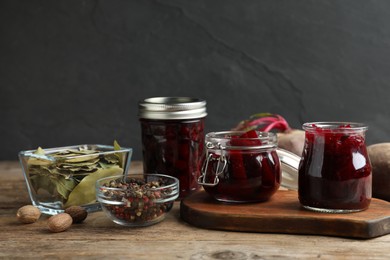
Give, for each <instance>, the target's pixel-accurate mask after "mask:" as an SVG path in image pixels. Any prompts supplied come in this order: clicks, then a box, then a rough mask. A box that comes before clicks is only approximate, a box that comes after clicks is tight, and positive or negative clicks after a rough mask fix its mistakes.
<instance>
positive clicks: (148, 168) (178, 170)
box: [139, 97, 207, 198]
mask: <svg viewBox="0 0 390 260" xmlns="http://www.w3.org/2000/svg"><path fill="white" fill-rule="evenodd" d="M206 115H207V113H206V101H204V100H201V99H197V98H190V97H153V98H147V99H145V100H143V101H141V102H139V120H140V124H141V134H142V153H143V166H144V171H145V172H148V173H163V174H167V175H170V176H173V177H176V178H178V179H179V185H180V195H179V198H183V197H185V196H187V195H188V194H190V193H191V192H193V191H196V190H198V189H199V187H200V186H199V185H198V183H197V179H198V177H199V176H200V169H201V163H202V162H201V160H202V156H203V153H204V150H203V149H204V120H205V117H206Z"/></svg>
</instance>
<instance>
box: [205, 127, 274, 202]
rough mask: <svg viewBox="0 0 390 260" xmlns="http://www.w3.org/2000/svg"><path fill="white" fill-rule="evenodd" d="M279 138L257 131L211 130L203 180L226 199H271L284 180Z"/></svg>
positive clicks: (218, 196)
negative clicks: (278, 145) (278, 144)
mask: <svg viewBox="0 0 390 260" xmlns="http://www.w3.org/2000/svg"><path fill="white" fill-rule="evenodd" d="M276 140H277V139H276V135H275V134H273V133H265V132H256V131H249V132H231V131H229V132H216V133H208V134H207V135H206V147H207V158H206V160H205V162H204V164H203V169H202V174H203V175H202V176H201V177H200V178H199V183H200V184H202V185H203V187H204V189H205V190H206V192H208V193H209V194H210V195H211V196H212V197H214V198H215V199H217V200H219V201H223V202H260V201H266V200H268V199H269V198H270V197H271V196H272V195H273V194H274V193H275V192H276V191H277V190H278V188H279V186H280V179H281V169H280V162H279V157H278V155H277V153H276V146H277V141H276Z"/></svg>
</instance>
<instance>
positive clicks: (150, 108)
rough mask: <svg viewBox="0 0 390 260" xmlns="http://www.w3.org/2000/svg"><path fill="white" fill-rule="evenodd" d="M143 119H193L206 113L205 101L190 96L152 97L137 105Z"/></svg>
mask: <svg viewBox="0 0 390 260" xmlns="http://www.w3.org/2000/svg"><path fill="white" fill-rule="evenodd" d="M138 109H139V110H138V112H139V114H138V116H139V118H144V119H195V118H202V117H205V116H206V115H207V112H206V101H205V100H202V99H198V98H191V97H152V98H147V99H145V100H143V101H141V102H139V105H138Z"/></svg>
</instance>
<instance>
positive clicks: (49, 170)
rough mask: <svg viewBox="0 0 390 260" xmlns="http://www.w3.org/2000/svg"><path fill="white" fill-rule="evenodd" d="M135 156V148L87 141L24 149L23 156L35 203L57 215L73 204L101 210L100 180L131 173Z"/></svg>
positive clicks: (22, 161) (23, 166)
mask: <svg viewBox="0 0 390 260" xmlns="http://www.w3.org/2000/svg"><path fill="white" fill-rule="evenodd" d="M131 156H132V149H131V148H120V147H117V148H114V146H108V145H99V144H85V145H74V146H66V147H57V148H49V149H41V148H38V149H37V150H29V151H21V152H20V153H19V160H20V163H21V165H22V170H23V173H24V177H25V180H26V183H27V188H28V192H29V195H30V198H31V201H32V204H33V205H34V206H36V207H37V208H39V210H40V211H41V212H42V213H44V214H48V215H55V214H58V213H61V212H64V210H65V209H66V208H67V207H70V206H83V207H84V208H85V209H86V210H87V211H88V212H93V211H98V210H101V208H100V204H99V203H98V202H96V195H95V183H96V180H98V179H101V178H103V177H108V176H113V175H118V174H123V175H125V174H127V172H128V169H129V166H130V161H131Z"/></svg>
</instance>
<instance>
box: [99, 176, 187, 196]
mask: <svg viewBox="0 0 390 260" xmlns="http://www.w3.org/2000/svg"><path fill="white" fill-rule="evenodd" d="M148 176H150V177H157V178H167V179H170V180H172V181H173V182H172V183H170V184H168V185H164V186H160V187H158V188H149V189H148V190H152V191H156V190H161V189H167V188H174V187H175V186H177V185H178V184H179V179H177V178H176V177H173V176H170V175H165V174H158V173H138V174H127V175H114V176H110V177H105V178H101V179H98V180H97V181H96V189H97V191H98V192H100V190H99V189H100V188H104V189H105V190H117V191H126V190H128V189H126V188H113V187H106V186H103V184H105V183H107V181H110V180H118V179H127V178H143V177H148Z"/></svg>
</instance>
